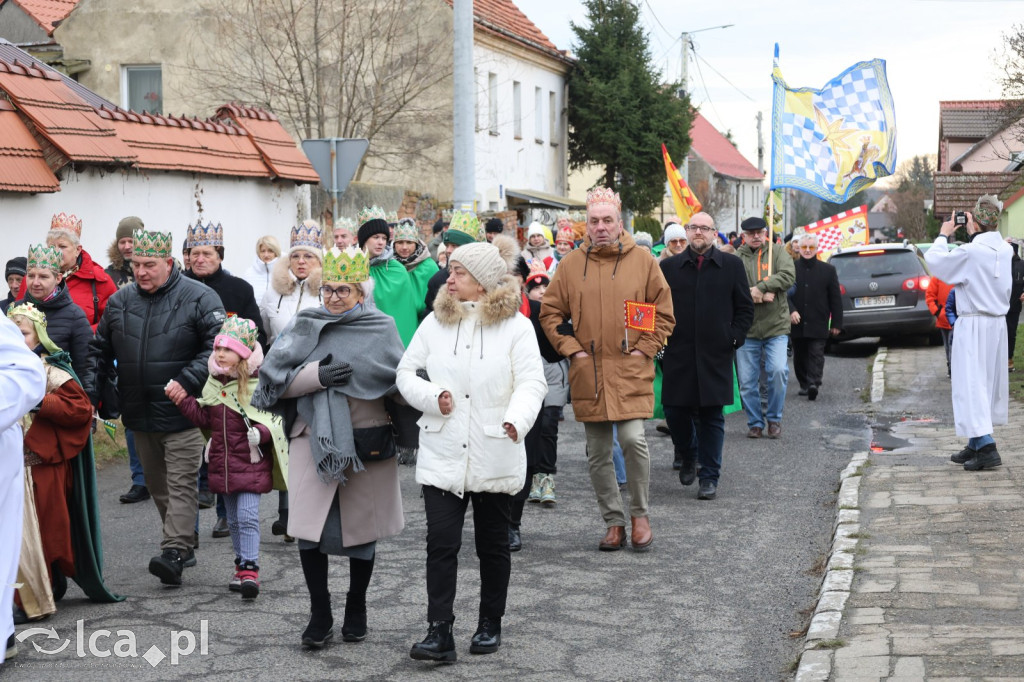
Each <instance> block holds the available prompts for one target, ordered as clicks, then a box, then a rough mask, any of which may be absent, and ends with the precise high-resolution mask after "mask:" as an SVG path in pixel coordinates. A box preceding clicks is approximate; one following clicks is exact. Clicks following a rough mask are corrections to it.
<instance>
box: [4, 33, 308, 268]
mask: <svg viewBox="0 0 1024 682" xmlns="http://www.w3.org/2000/svg"><path fill="white" fill-rule="evenodd" d="M317 181H318V177H317V175H316V173H315V172H314V170H313V168H312V167H311V166H310V164H309V162H308V160H307V159H306V158H305V156H304V155H302V153H301V152H300V151H299V150H298V148H297V147H296V145H295V141H294V140H293V139H292V138H291V137H290V136H289V135H288V134H287V132H286V131H285V130H284V128H283V127H282V126H281V124H280V122H278V121H277V119H276V117H274V116H273V115H272V114H270V113H269V112H266V111H262V110H258V109H247V108H241V107H237V106H223V107H221V108H220V109H218V111H217V112H216V114H215V116H214V117H212V118H210V119H203V120H200V119H196V118H185V117H172V116H160V115H146V114H138V113H135V112H130V111H127V110H125V109H122V108H120V107H117V106H116V105H114V104H113V103H112V102H108V101H107V100H105V99H103V98H102V97H99V96H98V95H96V94H95V93H93V92H91V91H89V90H88V89H86V88H84V87H83V86H82V85H81V84H79V83H76V82H75V81H74V80H72V79H71V78H69V77H68V76H66V75H63V74H61V73H59V72H57V71H56V70H54V69H52V68H50V67H48V66H47V65H45V64H43V63H42V62H39V61H37V60H35V59H33V58H32V57H31V56H29V55H28V54H26V53H25V52H23V51H21V50H19V49H17V48H15V47H14V46H12V45H10V44H9V43H6V42H0V235H3V236H2V238H0V259H2V260H3V261H4V262H6V260H8V259H10V258H13V257H15V256H21V255H25V253H26V252H27V249H28V246H29V244H30V243H40V242H42V241H43V240H44V239H45V238H46V232H47V231H48V229H49V226H50V218H51V217H52V216H53V215H55V214H57V213H61V212H64V213H71V214H75V215H76V216H78V217H79V218H80V219H81V220H82V223H83V229H82V244H83V246H84V248H85V249H86V250H87V251H88V252H89V253H90V254H92V255H93V257H94V258H95V259H96V260H97V262H99V263H102V264H104V265H106V264H107V263H108V259H107V255H106V252H107V248H108V247H109V246H110V244H111V242H112V241H113V238H114V231H115V228H116V226H117V223H118V221H119V220H120V219H121V218H123V217H125V216H128V215H136V216H139V217H140V218H142V220H143V222H144V223H145V224H146V226H147V227H149V228H151V229H155V230H161V231H169V232H171V233H172V234H173V235H174V240H175V245H176V248H177V247H178V246H180V245H181V244H182V241H183V239H184V236H185V231H186V228H187V227H188V225H190V224H194V223H195V222H196V221H197V220H202V221H203V222H204V223H205V222H211V221H212V222H219V223H221V224H222V225H223V226H224V232H225V267H226V268H227V269H229V270H231V271H234V272H237V273H241V272H243V271H244V270H245V269H246V268H247V267H248V266H249V264H250V263H251V262H252V260H253V258H254V256H255V242H256V240H257V239H258V238H259V237H260V236H261V235H264V234H271V235H274V236H275V237H277V238H278V240H279V241H281V243H282V244H287V243H288V236H289V232H290V230H291V227H292V226H293V225H295V224H296V223H297V221H299V220H300V219H302V218H304V217H306V216H307V215H308V205H309V192H308V185H309V184H311V183H315V182H317Z"/></svg>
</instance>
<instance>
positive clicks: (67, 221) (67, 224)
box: [50, 211, 82, 237]
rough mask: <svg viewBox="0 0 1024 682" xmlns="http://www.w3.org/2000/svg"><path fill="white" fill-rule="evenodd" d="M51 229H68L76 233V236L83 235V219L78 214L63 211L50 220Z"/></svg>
mask: <svg viewBox="0 0 1024 682" xmlns="http://www.w3.org/2000/svg"><path fill="white" fill-rule="evenodd" d="M50 229H51V230H67V231H68V232H71V233H74V235H75V236H76V237H81V236H82V221H81V219H80V218H78V216H75V215H72V214H70V213H64V212H63V211H62V212H60V213H58V214H57V215H55V216H53V218H52V219H51V220H50Z"/></svg>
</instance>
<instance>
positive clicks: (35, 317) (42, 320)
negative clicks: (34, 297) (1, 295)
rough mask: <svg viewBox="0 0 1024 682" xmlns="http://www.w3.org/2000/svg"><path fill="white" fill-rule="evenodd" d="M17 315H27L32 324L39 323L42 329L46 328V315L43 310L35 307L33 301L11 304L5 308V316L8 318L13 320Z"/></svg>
mask: <svg viewBox="0 0 1024 682" xmlns="http://www.w3.org/2000/svg"><path fill="white" fill-rule="evenodd" d="M18 316H21V317H27V318H28V319H29V320H31V321H32V323H33V324H36V325H40V326H42V328H43V329H46V315H44V314H43V311H42V310H40V309H39V308H37V307H36V306H35V304H33V303H21V304H19V305H12V306H11V307H10V308H8V309H7V317H9V318H10V319H12V320H13V319H14V318H15V317H18Z"/></svg>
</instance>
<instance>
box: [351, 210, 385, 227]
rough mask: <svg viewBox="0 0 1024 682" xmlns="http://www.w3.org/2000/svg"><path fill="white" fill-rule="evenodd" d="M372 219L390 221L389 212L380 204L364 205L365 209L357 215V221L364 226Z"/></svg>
mask: <svg viewBox="0 0 1024 682" xmlns="http://www.w3.org/2000/svg"><path fill="white" fill-rule="evenodd" d="M371 220H383V221H384V222H387V221H388V214H387V213H386V212H385V211H384V209H383V208H381V207H380V206H369V207H363V210H361V211H359V215H357V216H356V222H357V223H359V226H360V227H362V226H363V225H365V224H366V223H368V222H370V221H371Z"/></svg>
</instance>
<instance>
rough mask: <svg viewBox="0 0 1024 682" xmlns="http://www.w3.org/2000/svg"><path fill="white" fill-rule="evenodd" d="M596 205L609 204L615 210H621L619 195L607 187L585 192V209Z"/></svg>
mask: <svg viewBox="0 0 1024 682" xmlns="http://www.w3.org/2000/svg"><path fill="white" fill-rule="evenodd" d="M598 204H610V205H612V206H614V207H615V210H617V211H618V210H622V199H620V198H619V193H618V192H616V191H615V190H613V189H611V188H608V187H595V188H594V189H592V190H590V191H589V192H587V208H590V207H591V206H596V205H598Z"/></svg>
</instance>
